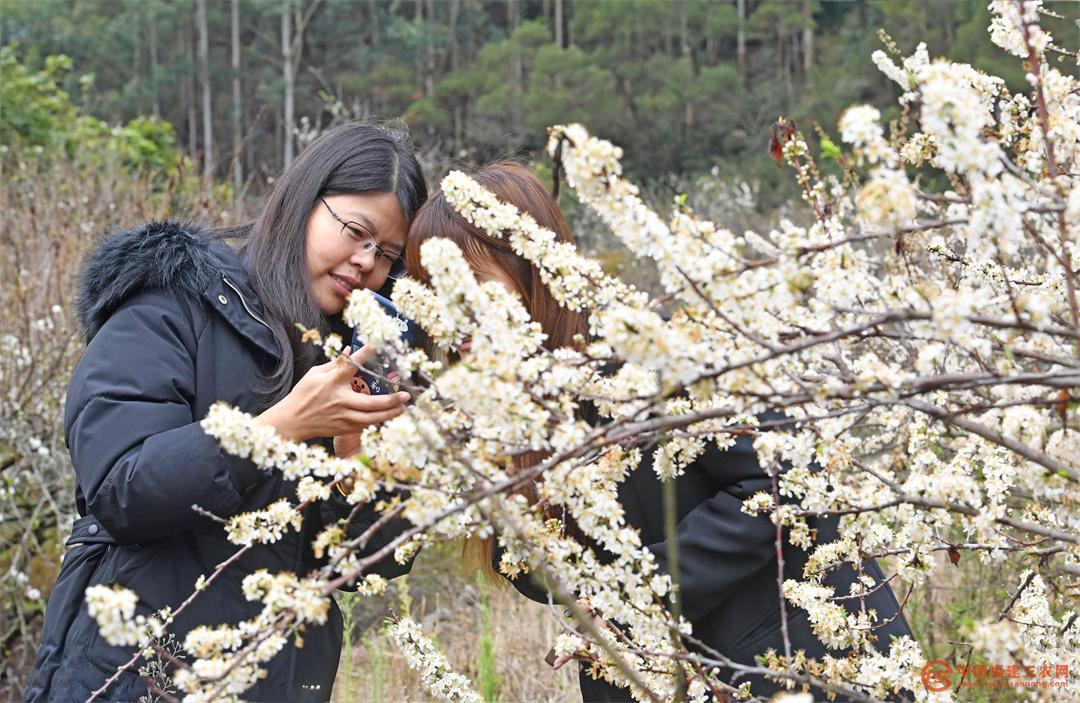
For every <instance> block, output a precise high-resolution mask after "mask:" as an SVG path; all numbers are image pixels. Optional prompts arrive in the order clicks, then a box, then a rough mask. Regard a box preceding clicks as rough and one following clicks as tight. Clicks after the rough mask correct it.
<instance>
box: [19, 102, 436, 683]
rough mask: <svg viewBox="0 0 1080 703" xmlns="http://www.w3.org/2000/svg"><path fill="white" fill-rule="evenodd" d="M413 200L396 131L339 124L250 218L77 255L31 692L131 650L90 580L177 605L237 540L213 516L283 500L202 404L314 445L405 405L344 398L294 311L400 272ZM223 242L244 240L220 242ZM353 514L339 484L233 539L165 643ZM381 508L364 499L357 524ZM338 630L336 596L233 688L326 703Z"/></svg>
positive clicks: (302, 564)
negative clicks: (104, 632) (252, 577)
mask: <svg viewBox="0 0 1080 703" xmlns="http://www.w3.org/2000/svg"><path fill="white" fill-rule="evenodd" d="M426 196H427V189H426V186H425V184H424V178H423V175H422V173H421V171H420V167H419V164H418V163H417V160H416V158H415V155H414V153H413V149H412V145H411V142H410V140H409V138H408V134H407V133H406V132H404V131H403V130H400V129H395V128H390V127H385V126H378V125H370V124H361V123H351V124H347V125H343V126H341V127H338V128H336V129H334V130H331V131H329V132H327V133H326V134H324V135H323V136H322V137H321V138H319V139H318V140H316V141H315V142H314V143H313V144H311V145H310V146H309V147H308V148H307V149H306V150H305V151H304V152H303V153H301V154H300V156H299V157H298V158H297V160H296V161H295V162H294V163H293V164H292V166H291V167H290V168H288V169H287V170H286V171H285V173H284V174H282V176H281V177H280V178H279V179H278V180H277V181H276V183H275V184H274V188H273V190H272V192H271V193H270V194H269V196H268V198H267V200H266V203H265V205H264V206H263V208H262V210H261V212H260V214H259V216H258V218H257V219H256V221H255V222H254V223H253V224H250V225H247V226H244V227H240V228H237V229H233V230H229V231H225V232H222V231H217V232H215V231H210V230H207V229H205V228H203V227H200V226H198V225H194V224H191V223H187V222H179V221H167V222H155V223H149V224H146V225H143V226H140V227H137V228H135V229H131V230H125V231H120V232H115V233H113V234H111V235H109V236H108V237H106V238H105V239H104V240H103V241H102V242H101V244H100V245H99V246H98V248H97V249H96V251H95V252H94V253H93V254H92V255H91V256H90V257H89V258H88V259H87V261H86V262H85V265H84V268H83V271H82V276H81V283H80V290H79V296H78V314H79V316H80V318H81V321H82V324H83V328H84V332H85V336H86V341H87V346H86V350H85V352H84V353H83V356H82V358H81V359H80V361H79V362H78V364H77V366H76V367H75V370H74V372H73V374H72V378H71V383H70V386H69V388H68V395H67V401H66V406H65V417H64V429H65V433H66V438H67V442H68V446H69V448H70V451H71V457H72V463H73V465H74V468H75V475H76V489H75V500H76V506H77V509H78V513H79V515H80V517H79V519H77V520H76V521H75V525H74V527H73V530H72V537H71V540H70V541H69V542H68V544H69V545H70V546H71V549H70V551H69V552H68V553H67V554H66V556H65V558H64V563H63V566H62V568H61V572H60V576H59V578H58V580H57V584H56V587H55V589H54V590H53V593H52V596H51V598H50V599H49V604H48V607H47V609H46V614H45V626H44V637H43V643H42V645H41V647H40V648H39V650H38V654H37V661H36V664H35V672H34V675H33V678H32V680H31V683H30V685H29V687H28V688H27V690H26V692H25V693H24V700H26V701H69V700H70V701H75V700H78V701H83V700H86V699H87V698H88V697H89V696H90V695H91V693H92V692H94V691H95V690H97V689H98V688H99V687H101V686H102V684H103V683H104V682H106V681H107V680H108V679H109V677H110V676H111V675H112V674H113V673H115V672H116V671H117V669H118V668H119V667H121V666H122V665H124V664H125V662H127V661H128V660H129V659H130V658H131V655H132V653H133V651H134V649H133V648H127V647H116V646H112V645H110V644H108V643H106V642H105V640H104V639H102V637H101V636H100V634H99V632H98V627H97V625H96V624H95V622H94V620H93V618H91V617H90V615H89V614H88V611H87V606H86V604H85V603H84V602H83V594H84V592H85V590H86V589H87V587H90V586H95V585H99V584H104V585H112V584H117V585H122V586H124V587H127V588H130V589H132V590H133V591H135V592H136V593H137V594H138V595H139V597H140V601H141V602H140V605H139V610H138V612H141V613H149V612H152V611H156V610H159V609H161V608H163V607H166V606H168V607H171V608H174V609H175V608H176V607H177V606H178V605H180V603H182V602H183V601H184V600H185V598H187V596H189V595H190V594H191V593H192V591H193V589H194V587H195V584H196V581H197V580H198V579H199V577H200V576H208V575H209V574H210V573H212V572H213V571H214V569H215V567H216V566H217V565H218V564H220V563H222V562H224V561H225V560H227V559H229V558H230V557H232V556H233V555H234V554H235V553H236V551H237V549H238V547H237V546H236V545H234V544H232V543H230V542H229V541H228V539H227V538H226V535H225V533H224V530H222V528H221V526H220V525H219V524H217V523H216V522H215V521H214V520H212V519H210V518H209V517H207V513H211V514H213V515H216V516H218V517H229V516H231V515H235V514H237V513H241V512H247V511H251V510H257V509H261V508H264V507H266V506H267V505H269V504H270V503H273V502H275V501H278V500H280V499H283V498H286V499H290V500H295V491H296V484H295V482H292V481H286V480H285V479H284V478H283V477H282V475H281V474H280V473H277V472H264V471H262V470H260V469H259V468H257V467H256V466H255V465H254V464H253V463H252V462H250V461H247V460H243V459H240V458H237V457H233V456H229V455H227V454H225V453H223V452H222V451H221V449H220V448H219V446H218V444H217V442H216V441H215V440H214V439H213V438H211V437H210V436H209V435H207V434H206V433H205V432H204V431H203V429H202V427H201V425H200V421H201V420H202V419H203V418H204V417H205V416H206V413H207V411H208V410H209V408H210V406H211V405H212V404H214V403H216V402H219V401H224V402H227V403H229V404H231V405H233V406H234V407H237V408H239V409H241V410H244V411H246V412H249V413H251V414H253V415H257V417H258V420H259V421H260V422H262V423H265V424H267V425H269V426H272V427H273V428H275V430H276V431H277V432H278V434H280V435H282V436H283V437H285V438H287V439H291V440H294V441H300V442H303V441H320V442H322V443H323V444H325V445H327V446H328V445H329V444H330V438H333V437H335V436H337V435H343V434H347V433H355V432H357V431H358V430H360V429H362V428H363V427H365V426H367V425H370V424H374V423H379V422H382V421H385V420H387V419H389V418H391V417H394V416H396V415H398V414H400V413H401V412H402V411H403V403H404V402H405V401H406V400H407V398H408V396H407V394H405V393H395V394H390V395H385V396H366V395H361V394H359V393H354V392H353V390H352V388H351V386H350V382H349V381H350V377H351V376H352V367H350V366H349V365H345V364H334V363H330V362H326V363H322V362H323V361H324V360H322V359H320V358H319V356H320V352H319V350H318V349H317V348H315V347H313V346H312V345H310V344H305V343H303V341H302V339H301V337H300V335H299V333H298V332H297V328H296V324H297V323H300V324H301V325H304V326H305V327H307V328H312V329H320V330H323V331H324V332H326V331H330V330H338V331H341V332H344V331H345V328H344V324H343V322H342V321H341V313H342V310H343V309H344V307H345V303H346V299H347V297H348V295H349V293H350V292H351V291H352V290H354V289H356V288H368V289H372V290H378V289H380V288H383V287H384V286H386V285H387V284H388V283H389V282H392V280H393V279H394V278H397V277H399V276H401V275H402V274H404V272H405V270H404V263H403V261H402V258H401V253H402V250H403V248H404V245H405V236H406V233H407V230H408V225H409V221H410V220H411V219H412V217H413V215H414V214H415V213H416V211H417V209H418V208H419V206H420V204H421V203H423V201H424V199H425V197H426ZM234 238H241V240H242V241H241V246H240V248H239V249H238V250H237V249H234V248H233V247H232V246H231V245H230V244H229V243H228V242H227V241H226V240H227V239H234ZM365 356H366V355H365V353H364V352H363V351H362V350H361V351H357V352H354V354H353V359H354V360H355V361H358V362H362V361H363V360H364V359H365ZM193 506H198V508H200V509H201V510H199V511H196V510H194V509H193ZM351 509H352V506H349V505H348V504H346V503H345V502H344V500H343V499H341V498H340V497H337V496H335V497H334V498H332V499H330V500H329V501H324V502H323V504H322V505H320V506H319V507H318V508H309V509H307V510H305V511H304V513H303V527H302V529H300V530H298V531H291V532H286V534H285V535H283V536H282V537H281V539H279V540H278V541H277V542H274V543H272V544H263V545H257V546H256V547H255V548H253V549H251V550H249V551H247V552H245V553H244V554H243V556H242V557H240V558H239V559H238V560H236V562H235V563H234V564H232V565H231V567H230V568H228V569H227V570H225V571H224V572H223V573H222V574H221V576H220V577H219V578H218V579H216V580H214V581H213V582H212V583H210V584H209V585H208V586H206V587H205V589H204V591H203V592H202V593H200V594H199V595H198V597H197V598H196V599H195V600H194V601H192V603H191V605H190V607H189V608H187V609H186V610H185V611H184V612H183V613H182V614H181V615H179V616H178V617H177V618H176V620H175V621H174V622H173V624H172V625H171V626H170V628H169V634H170V635H171V637H174V638H175V641H177V642H183V640H184V637H185V635H186V633H187V632H189V631H190V630H191V629H192V628H193V627H195V626H197V625H214V624H219V623H236V622H238V621H240V620H243V619H247V618H250V617H253V616H254V615H255V614H257V613H258V612H259V610H260V609H261V604H259V603H257V602H255V603H253V602H249V601H248V600H247V599H246V598H245V597H244V593H243V592H242V588H241V584H242V581H243V578H244V577H245V576H246V575H248V574H250V573H252V572H254V571H256V570H258V569H266V570H268V571H269V572H270V573H275V572H279V571H289V572H294V573H298V574H305V573H308V572H309V571H310V570H311V569H312V568H315V567H316V566H318V563H319V562H318V560H317V559H316V558H315V557H314V555H313V554H312V553H311V548H310V543H311V540H312V539H313V537H314V535H315V534H316V533H317V532H318V531H319V530H320V529H321V526H322V525H323V524H325V523H326V522H327V521H333V520H337V519H339V518H343V517H346V516H348V515H349V511H350V510H351ZM374 519H375V514H374V511H373V509H368V510H367V511H366V512H364V513H362V514H361V515H360V516H359V518H358V519H357V520H354V522H353V523H352V527H351V530H363V529H365V527H366V526H367V525H368V524H370V523H371V522H373V521H374ZM382 538H383V539H388V537H387V536H386V535H385V533H384V534H383V537H382ZM377 546H378V545H376V544H369V547H370V548H376V547H377ZM387 566H388V568H390V569H400V567H397V566H396V565H393V564H389V565H387ZM384 575H388V576H390V575H395V572H394V571H389V572H386V573H385V574H384ZM341 636H342V622H341V614H340V612H339V611H338V610H337V606H336V605H334V604H333V603H332V602H331V605H330V613H329V615H328V618H327V621H326V624H324V625H321V626H313V625H308V626H307V627H306V629H305V630H304V632H303V647H302V648H301V647H300V645H299V644H298V643H294V641H293V639H292V638H291V637H290V639H289V642H288V643H287V644H286V646H285V648H284V649H283V650H282V651H281V652H279V653H278V655H277V656H276V657H275V658H274V659H273V660H272V661H271V662H270V665H269V667H268V672H267V676H266V678H264V679H262V680H261V681H260V682H259V683H258V684H257V685H256V686H255V687H254V688H252V689H250V690H248V691H246V692H244V694H243V696H244V698H245V700H275V701H285V700H288V701H326V700H329V698H330V689H331V686H332V685H333V681H334V676H335V673H336V670H337V663H338V655H339V651H340V646H341ZM297 639H299V638H297ZM159 644H161V645H163V646H166V647H168V645H169V643H168V642H160V643H159ZM173 651H175V648H173ZM157 683H158V685H161V684H162V683H163V682H161V681H159V682H157ZM148 689H149V686H148V683H147V681H146V680H145V679H143V678H142V677H140V676H139V675H137V674H136V673H135V672H134V671H128V672H126V673H124V674H123V675H121V676H120V677H119V678H118V680H117V681H116V682H115V683H114V684H113V685H112V686H111V687H109V688H108V690H106V691H104V692H103V694H102V696H101V697H102V698H103V699H105V700H124V701H134V700H136V699H139V698H140V697H142V696H145V695H146V694H147V692H148Z"/></svg>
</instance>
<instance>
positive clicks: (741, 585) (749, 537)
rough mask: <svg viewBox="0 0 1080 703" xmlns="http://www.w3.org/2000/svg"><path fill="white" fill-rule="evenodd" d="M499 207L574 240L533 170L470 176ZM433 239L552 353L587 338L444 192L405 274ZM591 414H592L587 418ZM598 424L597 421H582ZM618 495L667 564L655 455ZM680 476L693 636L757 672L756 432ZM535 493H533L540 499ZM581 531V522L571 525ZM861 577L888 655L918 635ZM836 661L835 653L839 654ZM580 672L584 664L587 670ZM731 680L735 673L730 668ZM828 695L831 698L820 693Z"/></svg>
mask: <svg viewBox="0 0 1080 703" xmlns="http://www.w3.org/2000/svg"><path fill="white" fill-rule="evenodd" d="M469 175H470V176H471V177H472V178H473V179H474V180H475V181H476V182H477V183H479V184H480V185H481V186H483V187H484V188H486V189H487V190H489V191H491V192H492V193H493V194H494V195H495V196H496V197H498V198H499V200H501V201H503V202H505V203H509V204H511V205H513V206H515V207H516V208H517V209H518V210H519V211H521V212H525V213H528V214H529V215H531V216H532V217H533V218H535V219H536V221H537V223H539V224H540V225H541V226H543V227H546V228H547V229H550V230H551V231H552V232H554V233H555V236H556V238H557V239H558V240H559V241H571V240H572V234H571V231H570V227H569V225H568V224H567V222H566V219H565V217H564V216H563V214H562V212H561V210H560V209H559V206H558V204H557V203H556V202H555V200H554V199H553V198H552V197H551V195H550V194H549V193H548V191H547V189H546V188H545V187H544V185H543V184H542V183H541V182H540V181H539V180H538V179H537V178H536V176H534V175H533V174H532V173H531V172H530V171H529V170H528V169H527V168H525V167H523V166H521V165H519V164H515V163H510V162H495V163H491V164H488V165H486V166H483V167H481V168H479V169H477V170H475V171H474V172H472V173H470V174H469ZM432 237H441V238H445V239H449V240H451V241H453V242H455V243H456V244H457V245H458V247H459V248H460V249H461V250H462V252H463V253H464V256H465V258H466V260H467V261H468V262H469V264H470V266H471V268H472V270H473V272H474V274H475V275H476V277H477V279H478V280H481V281H485V280H491V281H498V282H500V283H502V284H503V285H505V286H506V287H507V288H508V289H509V290H510V291H511V292H513V293H515V294H517V295H518V296H519V297H520V298H521V300H522V301H523V303H524V305H525V307H526V309H527V310H528V311H529V313H530V314H531V315H532V319H533V320H534V321H536V322H538V323H539V324H540V326H541V327H542V329H543V331H544V332H545V333H546V334H547V335H548V337H547V341H546V343H545V346H547V347H548V348H549V349H556V348H558V347H562V346H567V345H571V344H573V340H574V337H575V335H577V334H584V333H585V332H586V330H587V325H586V323H585V320H584V318H583V317H582V316H581V315H580V314H578V313H575V312H572V311H570V310H567V309H565V308H563V307H561V306H560V305H559V304H558V303H557V302H556V301H555V300H554V299H553V297H552V296H551V293H550V292H549V290H548V289H547V287H546V286H545V285H544V284H543V282H542V281H541V280H540V276H539V272H538V271H537V270H536V268H535V267H533V266H532V265H531V264H530V263H529V262H528V261H527V260H526V259H524V258H523V257H521V256H520V255H518V254H516V253H514V252H513V251H512V250H511V248H510V246H509V245H508V243H507V242H506V241H504V240H502V239H496V238H492V237H489V236H488V235H487V234H485V233H484V232H483V231H482V230H480V229H479V228H477V227H476V226H474V225H472V224H470V223H469V222H467V221H466V220H465V219H464V218H463V217H461V216H460V215H459V214H458V213H457V212H455V211H454V209H453V208H452V207H451V206H450V204H449V203H448V202H447V200H446V198H445V197H444V196H443V195H442V194H441V193H437V194H435V195H434V196H432V197H431V198H430V199H429V200H428V201H427V202H426V203H425V204H424V206H423V207H422V208H420V211H419V212H418V213H417V215H416V217H415V218H414V219H413V222H412V226H411V227H410V229H409V236H408V240H407V243H406V246H405V261H406V264H407V266H408V269H409V274H410V276H412V277H415V278H417V279H419V280H421V281H426V280H427V278H428V276H427V273H426V272H425V271H424V268H423V266H422V265H421V262H420V246H421V244H422V243H423V242H424V241H425V240H427V239H429V238H432ZM586 414H589V413H586ZM586 419H590V418H586ZM645 457H646V458H645V459H643V460H642V464H641V466H639V467H638V469H637V470H635V471H633V472H632V473H631V474H630V476H629V477H628V478H627V479H626V480H625V481H624V482H623V483H622V484H621V486H620V488H619V499H620V501H621V502H622V504H623V507H624V509H625V515H626V520H627V523H628V524H629V525H631V526H633V527H636V528H637V529H638V530H640V532H641V537H642V543H643V544H645V545H646V546H647V547H648V548H649V550H650V551H651V552H652V553H653V556H654V557H655V558H656V561H657V563H658V564H659V566H660V568H661V569H664V570H666V569H667V556H668V549H667V544H666V542H665V535H664V529H663V519H662V518H663V515H664V508H663V505H662V502H661V501H662V495H663V490H662V488H661V486H660V483H659V479H658V478H657V476H656V472H655V471H653V470H652V469H651V466H650V465H649V464H650V462H651V459H650V458H649V454H646V455H645ZM540 459H541V456H539V455H537V454H527V455H522V456H519V457H516V458H515V461H514V467H515V469H523V468H526V467H529V466H533V465H535V464H536V463H537V461H538V460H540ZM675 480H676V490H675V493H676V495H677V496H678V500H677V515H676V518H677V524H678V530H677V533H676V537H675V539H676V540H677V542H678V544H677V547H678V555H679V584H680V594H681V596H680V600H681V607H682V613H683V615H684V616H685V617H686V618H687V619H688V620H690V621H691V622H692V623H693V627H694V636H695V637H697V638H698V639H700V640H702V641H703V642H704V643H705V644H706V645H707V646H709V647H710V648H712V649H714V650H716V651H718V652H720V653H722V654H723V655H725V656H727V657H728V658H730V659H732V660H734V661H735V662H738V663H741V664H745V665H749V666H753V665H754V664H755V661H754V657H755V656H756V655H759V654H762V653H764V652H765V651H767V650H768V649H769V648H772V649H774V650H776V651H783V634H782V628H781V611H780V607H779V596H778V593H777V587H776V579H777V555H776V544H775V539H776V528H775V527H774V526H773V524H772V522H771V521H770V520H769V518H768V517H767V516H756V517H751V516H749V515H746V514H745V513H743V512H742V503H743V501H744V500H746V499H747V498H749V497H751V496H753V495H754V494H755V493H757V492H759V491H766V492H770V491H771V485H770V480H769V478H768V477H767V476H766V475H765V473H764V472H763V471H762V470H761V467H760V465H759V464H758V461H757V456H756V453H755V452H754V449H753V444H752V439H751V437H750V436H749V435H741V436H740V437H739V438H738V440H737V441H736V443H735V445H734V446H733V447H731V448H729V449H728V450H726V451H723V452H721V451H719V450H718V449H717V448H716V447H715V446H712V445H711V446H710V448H709V449H708V450H706V452H705V453H704V454H703V455H702V456H701V457H700V458H698V460H697V461H695V462H693V463H692V464H691V465H690V466H688V467H687V469H686V470H685V472H684V473H683V474H682V475H680V476H679V477H678V478H677V479H675ZM535 493H536V492H535V489H534V490H532V491H531V492H529V495H530V496H532V497H534V496H535ZM837 522H838V521H837V520H836V519H829V520H825V519H822V520H818V521H816V524H814V525H813V526H812V527H813V528H814V529H816V530H817V535H818V540H819V542H821V543H826V542H830V541H833V540H834V539H835V538H836V536H837V533H836V531H837ZM566 528H567V529H569V530H570V531H571V532H573V525H567V526H566ZM492 544H493V543H492V541H491V540H490V539H489V540H485V541H482V542H477V541H471V542H470V543H468V544H467V547H469V548H470V551H469V552H468V553H467V554H466V562H467V564H470V565H474V566H476V567H478V568H481V569H483V570H485V571H488V572H491V571H492V566H491V565H492V563H493V555H492V551H493V549H492ZM783 556H784V569H785V578H800V577H801V574H802V569H803V567H804V566H805V564H806V560H807V556H808V554H807V552H804V551H802V550H800V549H797V548H795V547H793V546H792V545H790V544H787V543H785V544H784V547H783ZM864 574H865V575H867V576H870V577H872V578H873V579H874V581H875V584H876V586H877V587H871V588H870V589H869V593H870V595H868V596H867V597H866V598H865V599H864V605H865V607H866V608H867V609H874V610H876V611H877V614H878V618H879V622H881V623H883V626H882V627H880V628H879V630H878V632H877V635H878V639H877V644H878V646H879V647H880V648H881V649H882V651H886V650H887V648H888V644H889V641H890V636H899V635H909V636H910V634H911V631H910V629H909V628H908V626H907V622H906V621H905V620H904V617H903V615H902V614H900V613H899V610H900V607H899V604H898V602H897V600H896V598H895V597H894V595H893V593H892V591H891V590H890V588H889V586H888V584H887V583H885V582H884V577H883V575H882V572H881V569H880V568H879V567H878V565H877V564H876V563H875V562H874V561H873V560H869V561H867V562H866V564H865V565H864ZM857 577H858V574H857V573H856V572H855V571H854V570H853V569H852V570H846V571H845V572H839V571H838V572H835V573H833V574H832V575H831V576H830V577H829V578H827V579H826V583H827V584H828V585H830V586H834V587H835V588H836V592H837V593H848V592H849V591H850V586H851V585H852V583H854V581H855V579H856V578H857ZM514 585H515V586H516V587H517V588H518V590H519V591H521V592H522V593H523V594H525V595H526V596H528V597H530V598H532V599H534V600H537V601H539V602H542V603H546V602H548V597H547V594H546V592H545V591H544V590H543V589H541V588H538V587H537V586H536V585H535V584H533V583H531V582H530V581H528V580H526V579H521V578H519V579H517V580H515V581H514ZM842 602H843V603H844V604H845V605H846V607H849V608H856V609H857V608H859V607H860V605H863V604H860V603H859V601H858V599H848V600H845V601H842ZM787 629H788V636H789V640H790V642H791V646H792V650H793V651H795V650H800V649H801V650H804V651H805V652H806V655H807V656H808V657H820V656H821V655H823V654H824V653H826V651H827V650H826V647H825V646H824V645H823V644H822V643H821V642H820V641H818V639H817V638H816V637H815V636H814V635H813V633H812V632H811V629H810V623H809V621H808V619H807V613H806V612H805V611H804V610H801V609H798V608H794V607H791V606H789V607H788V609H787ZM832 653H833V654H836V652H832ZM583 668H584V667H583ZM729 673H734V672H729ZM748 680H749V681H751V682H752V690H753V692H754V693H755V694H758V695H768V694H770V693H772V692H774V691H776V690H778V687H777V685H776V684H775V683H773V682H771V681H766V680H764V679H763V678H761V677H755V676H750V677H743V678H741V679H739V683H741V682H743V681H748ZM581 693H582V697H583V699H584V700H585V702H586V703H590V702H591V701H630V700H632V699H631V698H630V694H629V692H628V691H627V690H624V689H618V688H615V687H613V686H612V685H610V684H608V683H606V682H603V681H595V680H593V679H592V678H590V677H589V676H587V675H586V674H585V673H584V671H582V674H581ZM818 693H820V694H821V695H822V696H824V694H823V693H821V692H818Z"/></svg>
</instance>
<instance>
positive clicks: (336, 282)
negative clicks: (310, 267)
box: [330, 274, 356, 298]
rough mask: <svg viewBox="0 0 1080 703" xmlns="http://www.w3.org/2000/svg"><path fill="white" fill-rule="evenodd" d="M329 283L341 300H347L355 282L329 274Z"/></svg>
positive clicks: (354, 286)
mask: <svg viewBox="0 0 1080 703" xmlns="http://www.w3.org/2000/svg"><path fill="white" fill-rule="evenodd" d="M330 282H331V283H332V284H333V286H334V290H335V291H336V292H337V294H338V295H340V296H341V297H343V298H348V297H349V293H352V292H353V290H354V289H355V288H356V281H352V280H350V279H347V278H344V277H342V276H337V275H335V274H330Z"/></svg>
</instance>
